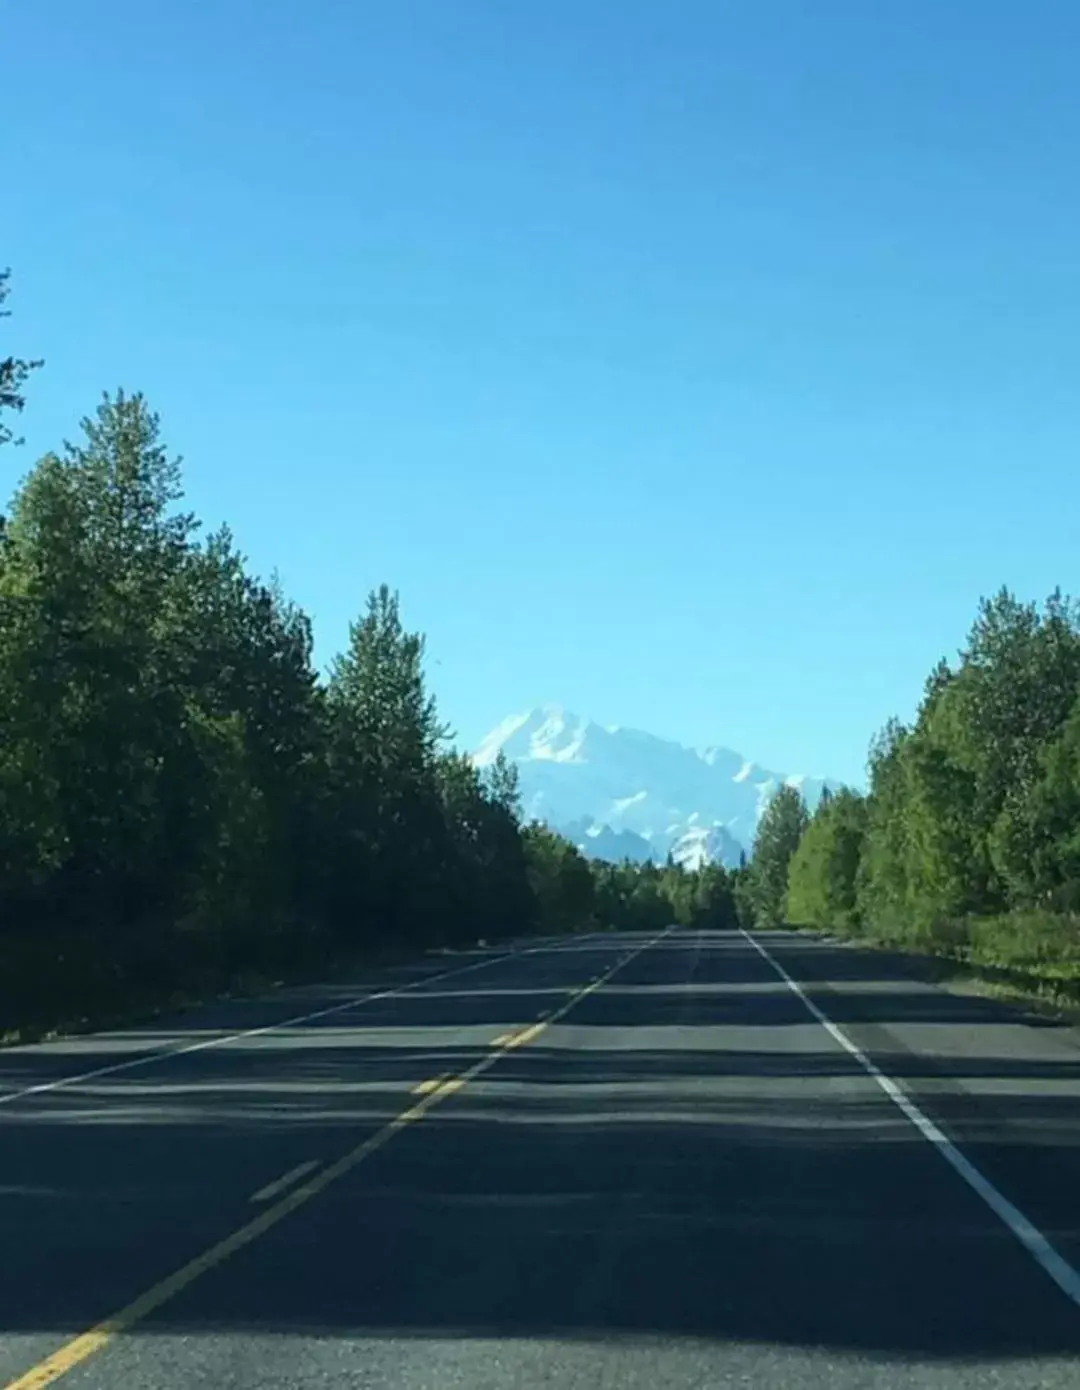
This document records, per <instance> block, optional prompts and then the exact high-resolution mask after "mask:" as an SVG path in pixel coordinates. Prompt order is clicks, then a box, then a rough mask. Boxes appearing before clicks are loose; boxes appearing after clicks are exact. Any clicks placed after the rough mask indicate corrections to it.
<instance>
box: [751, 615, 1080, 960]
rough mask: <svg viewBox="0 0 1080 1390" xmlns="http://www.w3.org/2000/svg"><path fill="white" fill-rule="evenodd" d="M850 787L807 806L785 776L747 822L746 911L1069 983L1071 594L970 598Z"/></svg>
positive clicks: (1078, 899) (1073, 747)
mask: <svg viewBox="0 0 1080 1390" xmlns="http://www.w3.org/2000/svg"><path fill="white" fill-rule="evenodd" d="M868 772H869V779H868V781H869V786H868V790H867V792H866V794H865V795H863V794H860V793H859V792H857V791H854V790H850V789H845V790H843V791H840V792H838V793H837V794H835V795H826V796H824V797H823V798H822V800H821V802H820V804H819V805H818V806H817V807H816V809H815V811H814V813H813V815H810V814H808V812H807V809H806V807H805V806H804V805H803V804H802V801H801V799H800V798H799V796H798V794H797V793H796V792H795V791H794V790H793V789H791V788H786V789H784V790H783V791H782V792H781V793H780V794H779V795H778V796H777V797H776V798H775V799H774V800H773V802H772V803H771V804H770V806H769V808H768V810H767V812H766V814H765V816H764V817H763V819H762V822H761V825H760V827H759V832H758V838H757V842H756V845H755V853H754V858H753V861H752V865H751V880H752V885H753V886H752V889H751V890H750V897H751V898H752V900H753V913H754V916H755V920H757V921H759V922H760V923H761V924H763V925H774V924H777V923H779V922H781V921H787V922H790V923H791V924H793V925H806V926H816V927H826V928H829V929H831V930H835V931H839V932H844V933H848V934H851V935H855V936H860V935H861V936H866V937H872V938H875V939H877V940H882V941H890V942H895V943H898V944H906V945H911V946H915V947H918V948H921V949H928V950H931V951H937V952H941V953H947V954H952V955H959V956H964V957H967V958H969V959H972V960H974V961H977V962H980V963H982V964H986V965H990V966H1000V967H1002V968H1003V969H1006V970H1008V969H1015V970H1017V971H1018V972H1021V973H1024V972H1026V973H1028V974H1032V975H1036V976H1039V977H1040V978H1042V979H1044V980H1058V981H1075V980H1077V979H1080V608H1078V606H1077V604H1076V603H1075V602H1074V601H1073V600H1071V599H1069V598H1067V597H1064V596H1063V595H1062V593H1061V592H1060V591H1055V592H1054V593H1053V594H1051V595H1050V597H1049V598H1048V599H1047V600H1046V601H1045V603H1044V604H1043V605H1041V606H1040V605H1038V604H1035V603H1027V602H1022V601H1020V600H1019V599H1018V598H1017V597H1016V596H1015V595H1014V594H1012V593H1011V592H1010V591H1009V590H1008V589H1005V588H1003V589H1001V590H1000V591H999V592H998V593H996V594H994V595H993V596H992V597H989V598H984V599H982V600H981V602H980V604H979V608H978V613H977V617H976V619H975V622H974V624H973V626H972V628H971V631H970V633H969V635H968V638H967V641H966V644H965V646H964V648H963V649H962V651H961V652H960V653H959V656H958V659H957V660H956V661H955V662H954V663H949V662H947V661H944V660H943V661H941V662H939V663H938V665H937V666H936V667H935V668H934V669H933V671H932V672H931V673H930V675H929V677H928V679H927V681H926V683H925V687H924V691H923V696H922V700H921V702H920V704H919V707H918V711H917V713H916V715H915V718H914V720H913V721H912V722H911V723H910V724H902V723H901V722H900V721H898V720H896V719H893V720H890V721H889V722H888V723H887V724H886V725H885V727H884V729H883V730H882V732H881V733H880V734H879V735H878V737H877V738H876V739H875V740H874V742H873V744H872V746H871V750H870V757H869V767H868Z"/></svg>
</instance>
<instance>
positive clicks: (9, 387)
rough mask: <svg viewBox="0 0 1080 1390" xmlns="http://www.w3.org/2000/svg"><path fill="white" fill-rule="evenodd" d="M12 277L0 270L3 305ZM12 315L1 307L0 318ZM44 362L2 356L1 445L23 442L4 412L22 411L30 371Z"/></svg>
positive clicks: (0, 382)
mask: <svg viewBox="0 0 1080 1390" xmlns="http://www.w3.org/2000/svg"><path fill="white" fill-rule="evenodd" d="M10 279H11V271H10V270H0V305H3V304H4V303H5V302H6V300H7V297H8V294H9V293H10V290H9V286H8V281H9V280H10ZM10 317H11V311H10V310H9V309H0V319H7V318H10ZM43 365H44V363H43V362H42V360H41V359H40V358H38V359H37V360H36V361H27V359H26V358H22V357H14V356H11V355H9V356H6V357H0V445H3V444H10V443H12V442H13V441H14V442H15V443H16V444H21V443H22V440H21V439H15V435H14V433H13V432H12V430H11V429H10V427H9V426H8V425H6V424H5V423H4V419H3V416H4V412H5V411H15V412H16V413H18V412H20V411H21V410H22V409H23V406H24V405H25V404H26V398H25V396H24V395H23V387H24V386H25V385H26V382H27V379H28V377H29V376H30V373H31V372H33V371H36V370H37V368H38V367H41V366H43Z"/></svg>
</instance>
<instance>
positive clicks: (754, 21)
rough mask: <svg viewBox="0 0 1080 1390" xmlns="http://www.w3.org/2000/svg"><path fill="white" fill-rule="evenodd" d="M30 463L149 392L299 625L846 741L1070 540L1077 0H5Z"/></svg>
mask: <svg viewBox="0 0 1080 1390" xmlns="http://www.w3.org/2000/svg"><path fill="white" fill-rule="evenodd" d="M3 28H4V48H5V56H6V61H5V63H4V95H3V105H4V107H5V108H6V109H5V127H6V129H7V130H8V131H9V132H14V133H13V134H12V135H10V136H9V139H8V140H7V141H6V142H5V155H4V168H3V175H2V184H0V200H2V202H3V216H2V218H0V265H4V264H7V265H10V266H11V267H12V269H13V272H14V281H13V294H12V298H11V301H10V303H9V307H10V308H11V309H13V310H14V315H15V316H14V317H13V318H12V319H11V320H9V321H7V322H6V324H5V326H4V328H3V332H4V340H3V342H4V346H5V348H9V350H10V349H15V350H18V351H20V352H22V353H26V354H29V353H34V354H37V353H40V354H41V355H43V356H45V357H46V358H47V365H46V368H45V370H44V371H42V372H41V373H39V374H38V375H37V377H36V378H35V379H34V382H33V388H32V393H31V400H30V403H29V405H28V408H27V411H26V414H25V416H24V418H23V422H22V429H23V431H24V433H25V434H26V436H27V446H26V448H25V449H23V450H21V451H19V452H18V453H16V452H14V451H12V450H5V451H4V453H3V454H2V455H0V486H2V488H3V491H4V493H5V494H10V492H11V491H12V489H13V488H14V486H15V483H16V481H17V479H18V477H19V475H20V474H21V473H23V472H24V471H25V470H26V468H27V467H29V465H30V464H31V463H32V462H33V459H34V457H35V456H36V455H37V454H38V453H40V452H42V451H43V450H44V449H46V448H48V447H50V446H52V445H54V444H55V443H57V442H58V441H59V440H60V439H61V438H63V437H64V436H68V437H71V436H72V435H73V434H74V433H75V429H76V422H77V420H78V418H79V417H80V416H81V415H83V414H85V413H86V412H87V410H89V409H92V408H93V406H94V405H95V403H96V401H97V399H98V397H99V395H100V392H101V391H102V390H103V389H105V388H110V389H111V388H115V387H116V386H118V385H124V386H126V387H127V388H129V389H141V390H143V391H145V392H146V394H147V395H148V397H149V398H150V400H151V402H152V403H153V404H154V405H155V407H156V408H157V409H158V410H159V411H160V413H161V415H162V417H163V424H164V432H165V435H166V437H167V439H168V440H169V441H170V443H171V445H172V446H173V447H174V448H175V449H176V450H177V451H179V452H180V453H182V454H183V455H184V458H185V473H186V480H187V488H188V496H189V502H190V504H191V505H192V506H193V507H194V508H195V510H197V511H198V513H199V514H200V515H201V516H202V517H203V518H204V520H205V521H206V523H207V524H208V525H214V524H217V523H219V522H220V521H223V520H227V521H228V522H229V523H230V524H231V525H232V527H233V529H234V531H235V533H236V535H237V538H238V541H239V543H240V544H241V546H242V548H243V549H244V551H245V552H246V553H247V554H248V555H249V557H250V559H251V562H252V564H253V566H254V567H255V568H257V569H259V570H260V571H262V572H264V573H265V572H269V571H270V570H271V569H272V568H274V567H275V566H276V567H277V568H278V569H279V570H280V572H281V575H282V578H283V581H284V583H285V587H286V589H287V590H288V591H289V592H290V593H291V594H292V595H293V596H294V597H296V598H297V600H298V601H300V602H301V603H302V604H303V605H304V606H305V607H306V608H307V609H308V610H309V611H310V613H311V614H312V616H313V619H314V622H315V626H316V633H317V639H318V653H319V657H320V659H321V660H326V659H328V658H329V656H330V655H331V654H332V653H333V651H334V650H336V649H337V648H338V647H340V646H341V645H342V643H343V642H344V640H345V637H346V630H347V624H348V621H349V618H350V617H351V616H352V615H353V614H355V612H356V611H357V610H358V609H359V608H360V606H361V605H362V603H363V599H364V596H365V594H366V592H367V591H368V590H369V589H370V588H371V587H372V586H374V585H376V584H378V583H379V582H381V581H383V580H386V581H387V582H389V583H390V584H392V585H393V586H395V587H397V588H399V589H400V591H401V594H402V600H403V605H404V610H405V615H406V618H407V620H408V621H409V622H410V624H411V625H413V626H415V627H419V628H421V629H423V630H424V631H425V632H426V633H427V634H428V641H429V652H430V658H431V666H430V670H431V677H432V682H433V685H434V688H435V690H436V693H437V694H438V696H439V697H440V701H441V704H442V708H443V711H444V713H445V715H446V716H447V717H448V719H449V720H450V721H452V723H453V724H454V725H455V726H456V728H457V730H458V733H459V736H460V740H461V741H462V742H464V743H469V744H472V743H475V742H476V741H478V740H479V738H480V736H481V735H482V734H483V733H484V732H485V731H486V730H487V728H488V727H489V726H490V725H492V724H494V723H495V722H496V721H497V720H498V719H500V718H501V717H502V716H503V715H505V714H507V713H510V712H512V711H514V710H517V709H523V708H527V707H528V706H530V705H532V704H535V703H539V702H541V701H556V702H560V703H563V704H565V705H566V706H568V707H569V708H571V709H575V710H577V711H579V712H581V713H585V714H591V715H593V716H595V717H597V718H599V719H600V720H602V721H603V722H610V723H622V724H631V725H633V724H636V725H639V726H641V727H644V728H648V729H650V730H652V731H654V732H656V733H660V734H664V735H668V736H671V737H674V738H678V739H681V740H683V741H685V742H688V743H710V742H720V743H726V744H728V745H730V746H733V747H735V748H738V749H739V750H741V751H743V752H744V753H745V754H746V755H747V756H749V757H752V758H754V759H756V760H758V761H760V762H763V763H765V764H767V765H771V766H774V767H779V768H781V769H784V770H801V771H816V772H823V773H828V774H830V775H833V776H838V777H846V778H851V779H860V778H861V776H862V771H863V767H864V760H865V751H866V747H867V743H868V740H869V738H870V737H871V735H872V734H873V732H874V731H875V729H877V728H878V727H879V726H880V725H881V724H882V723H883V722H884V720H885V718H886V717H887V716H888V715H890V714H892V713H897V714H899V715H901V716H902V717H907V716H909V715H910V714H911V712H912V710H913V708H914V705H915V703H916V701H917V699H918V697H919V694H920V691H921V687H922V682H923V679H924V677H925V676H926V674H927V672H928V671H929V669H930V667H931V666H932V665H933V663H934V662H935V661H936V660H937V658H938V657H939V656H941V655H943V654H948V655H952V654H954V653H955V651H956V649H957V647H958V646H959V645H960V644H961V643H962V641H963V639H964V636H965V633H966V631H967V629H968V627H969V625H970V623H971V620H972V618H973V616H974V613H975V609H976V605H977V601H978V599H979V596H980V594H982V593H986V592H989V591H991V590H993V589H996V588H997V587H998V586H999V585H1001V584H1002V583H1006V584H1008V585H1009V586H1010V587H1012V588H1014V589H1015V590H1016V591H1017V592H1018V593H1020V594H1021V595H1022V596H1023V597H1026V598H1028V597H1030V598H1041V597H1042V596H1044V595H1045V594H1046V593H1047V592H1048V591H1049V590H1050V589H1052V588H1053V587H1054V585H1056V584H1059V583H1060V584H1061V585H1062V587H1063V588H1065V589H1066V590H1075V589H1076V588H1078V587H1080V586H1078V585H1077V582H1076V574H1075V563H1076V558H1077V554H1078V549H1077V517H1078V515H1080V467H1078V462H1077V452H1078V451H1077V445H1078V443H1080V393H1078V390H1077V383H1078V381H1080V332H1078V325H1080V235H1078V227H1080V184H1078V181H1077V179H1076V151H1077V149H1080V103H1078V102H1077V100H1076V72H1075V55H1076V52H1077V47H1078V43H1080V8H1078V7H1076V6H1075V5H1074V4H1072V3H1071V0H1062V3H1056V4H1051V3H1028V4H1027V5H1023V6H1021V5H1019V4H1015V3H1012V0H1009V3H994V2H992V0H980V3H979V4H977V5H976V4H973V3H971V0H951V3H949V2H948V0H903V3H901V2H900V0H886V2H884V3H881V4H872V5H871V4H867V3H865V0H850V2H849V3H839V2H838V0H813V3H810V2H809V0H807V3H795V2H794V0H790V2H789V3H784V2H783V0H765V2H764V3H761V4H753V3H747V2H746V0H742V2H740V3H724V0H701V2H700V3H698V2H697V0H675V3H671V4H661V3H658V2H657V0H649V3H643V0H621V3H620V4H618V5H613V4H611V3H608V2H606V0H545V2H544V3H543V4H539V3H537V4H532V3H503V0H484V3H480V2H479V0H424V2H423V3H420V0H380V3H364V2H363V0H355V3H353V2H351V0H316V3H312V4H309V5H301V6H297V5H295V4H286V3H284V2H283V0H258V2H257V3H256V0H244V2H243V3H241V0H220V3H215V4H210V3H208V2H207V0H203V2H202V3H190V4H175V5H166V4H147V3H145V0H140V3H135V2H134V0H96V2H95V3H94V4H93V5H88V4H86V3H84V0H49V3H48V4H38V5H15V4H13V3H10V4H7V5H5V6H4V14H3Z"/></svg>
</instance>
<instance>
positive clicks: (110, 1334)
mask: <svg viewBox="0 0 1080 1390" xmlns="http://www.w3.org/2000/svg"><path fill="white" fill-rule="evenodd" d="M660 935H661V936H663V935H666V933H664V932H662V933H661V934H660ZM659 940H660V936H656V937H653V938H652V939H651V940H649V941H646V942H645V944H644V945H643V946H639V947H638V948H637V950H635V951H631V952H630V954H629V955H626V956H623V958H622V959H621V960H619V961H616V963H615V964H614V965H613V966H612V967H611V969H610V970H606V971H605V972H604V973H603V974H602V975H598V976H597V978H596V979H595V980H593V981H592V982H591V983H590V984H588V985H586V986H584V987H583V988H575V989H574V990H573V991H572V992H571V993H570V996H569V998H568V999H567V1001H566V1003H565V1004H562V1005H561V1006H560V1007H559V1008H557V1009H555V1010H554V1011H553V1012H552V1013H551V1014H550V1015H549V1016H548V1017H547V1018H545V1019H541V1020H540V1021H538V1022H537V1023H533V1024H530V1025H529V1026H528V1027H527V1028H524V1029H522V1030H521V1031H520V1032H516V1033H508V1034H504V1035H503V1036H502V1037H500V1038H496V1039H495V1042H494V1043H493V1044H492V1047H493V1048H494V1050H493V1051H492V1052H491V1053H490V1054H489V1055H488V1056H486V1057H483V1058H481V1059H480V1061H478V1062H475V1063H474V1064H473V1065H472V1066H471V1067H467V1068H466V1070H465V1071H463V1072H461V1073H460V1074H459V1075H457V1076H450V1077H435V1078H433V1079H432V1080H431V1081H426V1082H421V1083H420V1084H419V1086H417V1087H414V1089H413V1094H414V1095H416V1096H417V1097H418V1099H417V1100H416V1101H415V1103H414V1104H412V1105H410V1106H409V1107H408V1109H407V1110H403V1111H402V1112H401V1114H400V1115H397V1116H395V1117H394V1119H392V1120H391V1121H390V1122H389V1123H388V1124H386V1125H384V1126H383V1127H382V1129H380V1130H377V1131H376V1132H375V1133H374V1134H373V1135H372V1136H371V1137H370V1138H368V1139H365V1140H364V1141H363V1143H361V1144H357V1145H356V1147H355V1148H354V1149H350V1150H349V1152H348V1153H346V1154H344V1155H343V1156H342V1157H341V1158H339V1159H338V1160H337V1162H336V1163H332V1164H331V1165H330V1166H329V1167H328V1168H323V1169H322V1170H321V1172H319V1173H317V1174H316V1175H315V1176H314V1177H312V1178H309V1179H308V1181H307V1182H305V1183H304V1184H303V1185H302V1186H300V1187H295V1188H293V1189H292V1190H291V1191H290V1192H289V1193H288V1194H287V1195H286V1196H284V1197H282V1198H281V1200H280V1201H278V1202H275V1204H274V1205H273V1206H272V1207H267V1208H266V1209H265V1210H264V1211H262V1212H260V1214H259V1215H258V1216H256V1217H253V1218H252V1220H250V1221H248V1222H245V1224H244V1225H243V1226H241V1227H239V1229H237V1230H235V1231H233V1233H232V1235H229V1236H226V1237H225V1239H224V1240H219V1241H218V1243H217V1244H216V1245H212V1246H211V1247H210V1248H209V1249H208V1250H204V1251H203V1253H202V1254H201V1255H197V1256H196V1257H195V1258H194V1259H193V1260H189V1261H188V1263H187V1264H186V1265H183V1266H181V1268H180V1269H178V1270H176V1272H175V1273H173V1274H170V1275H169V1276H168V1277H167V1278H165V1279H162V1280H161V1282H160V1283H157V1284H155V1285H154V1286H153V1287H152V1288H150V1289H147V1291H146V1292H145V1293H144V1294H141V1295H140V1296H139V1297H138V1298H136V1299H135V1300H134V1301H133V1302H131V1303H129V1304H127V1306H126V1307H124V1308H121V1309H120V1310H119V1312H116V1313H113V1314H112V1315H111V1316H110V1317H107V1318H105V1319H104V1320H103V1321H102V1322H99V1323H98V1324H97V1325H96V1326H95V1327H92V1328H90V1330H89V1331H88V1332H83V1333H82V1334H81V1335H80V1336H78V1337H75V1338H73V1339H72V1340H71V1341H70V1342H67V1343H66V1344H65V1345H64V1346H62V1347H60V1348H59V1350H58V1351H54V1352H53V1353H52V1355H51V1356H47V1357H45V1359H44V1360H43V1361H39V1362H38V1363H37V1365H36V1366H32V1367H31V1368H30V1370H28V1371H27V1372H25V1374H23V1375H21V1376H19V1377H18V1378H17V1379H15V1380H12V1381H9V1382H8V1383H7V1385H6V1386H4V1387H3V1388H2V1390H42V1387H43V1386H46V1385H51V1384H52V1383H53V1381H55V1380H59V1379H60V1377H61V1376H63V1375H66V1374H67V1372H68V1371H71V1370H74V1368H75V1367H76V1366H78V1365H81V1363H82V1362H83V1361H86V1360H87V1359H88V1358H89V1357H91V1356H93V1355H94V1354H95V1353H96V1352H99V1351H101V1350H102V1349H103V1348H104V1347H106V1346H108V1344H109V1343H110V1342H111V1341H112V1340H113V1339H114V1338H115V1337H118V1336H119V1335H120V1334H121V1333H123V1332H128V1331H130V1330H131V1328H133V1327H134V1326H135V1325H136V1323H139V1322H141V1321H142V1320H143V1319H144V1318H146V1317H148V1316H149V1315H150V1314H151V1313H153V1312H155V1311H156V1310H157V1309H158V1308H160V1307H161V1306H162V1305H163V1304H165V1303H167V1302H168V1301H169V1300H170V1299H171V1298H173V1297H175V1296H176V1294H178V1293H180V1291H181V1290H182V1289H186V1288H187V1287H188V1285H189V1284H193V1283H194V1282H195V1280H196V1279H198V1278H199V1277H200V1275H203V1274H206V1273H208V1272H209V1271H210V1270H211V1269H214V1268H215V1267H216V1266H217V1265H219V1264H221V1263H223V1261H225V1260H227V1259H228V1258H229V1256H230V1255H234V1254H235V1253H236V1252H237V1251H238V1250H242V1249H243V1248H244V1246H245V1245H250V1244H251V1243H252V1241H255V1240H257V1239H258V1238H259V1236H261V1235H264V1234H265V1233H266V1232H267V1231H269V1230H270V1229H271V1228H272V1227H274V1226H276V1225H277V1224H278V1222H279V1221H283V1220H284V1219H285V1217H286V1216H288V1215H289V1214H290V1213H291V1212H294V1211H296V1210H297V1208H298V1207H302V1206H304V1205H305V1203H307V1202H310V1201H311V1199H312V1198H313V1197H317V1196H318V1195H319V1193H320V1192H322V1191H324V1190H325V1189H326V1188H328V1187H329V1186H330V1184H331V1183H334V1182H337V1180H338V1178H341V1177H344V1176H345V1174H346V1173H348V1172H350V1171H351V1170H352V1169H353V1168H355V1167H356V1166H357V1165H358V1164H360V1163H363V1161H364V1159H366V1158H369V1157H370V1156H371V1155H372V1154H373V1153H375V1152H376V1151H377V1150H378V1149H381V1148H382V1147H383V1146H384V1145H385V1144H388V1143H389V1142H390V1140H391V1139H393V1138H394V1136H395V1135H396V1134H398V1133H400V1132H401V1130H403V1129H404V1128H405V1127H406V1126H407V1125H411V1124H415V1123H416V1122H417V1121H418V1120H422V1119H423V1118H424V1116H425V1115H426V1114H427V1113H428V1111H429V1110H433V1109H434V1108H435V1106H436V1105H439V1104H441V1102H442V1101H444V1100H447V1099H448V1098H449V1097H450V1096H452V1095H455V1094H456V1093H457V1092H458V1091H460V1090H463V1089H464V1087H466V1086H467V1085H468V1084H469V1082H470V1081H475V1080H476V1078H477V1077H478V1076H481V1075H482V1074H483V1073H484V1072H486V1071H488V1070H489V1069H490V1068H491V1067H493V1066H494V1065H495V1063H496V1062H497V1061H498V1060H499V1058H500V1057H502V1056H504V1055H505V1054H506V1053H507V1052H509V1051H511V1050H512V1049H513V1048H517V1047H523V1046H525V1044H526V1043H530V1042H534V1041H535V1040H536V1039H537V1038H538V1037H539V1036H540V1035H541V1034H542V1033H543V1032H544V1031H545V1030H546V1029H548V1028H550V1027H551V1025H552V1024H553V1023H557V1022H558V1021H559V1020H560V1019H562V1018H565V1016H566V1015H567V1014H568V1013H569V1012H570V1010H571V1009H572V1008H574V1006H575V1005H576V1004H578V1003H580V1002H581V1000H582V999H584V998H585V997H586V996H587V995H590V994H592V993H593V992H594V991H595V990H598V989H601V988H602V987H603V986H604V985H605V984H606V983H607V982H608V980H610V979H611V977H612V976H613V975H614V974H615V973H616V972H617V971H619V970H621V969H622V968H623V966H625V965H628V964H629V963H630V961H632V960H633V959H634V958H635V957H636V956H640V955H641V954H642V952H643V951H647V950H648V949H649V947H650V946H652V945H654V944H655V943H656V942H657V941H659Z"/></svg>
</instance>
